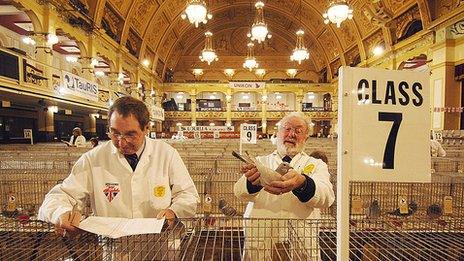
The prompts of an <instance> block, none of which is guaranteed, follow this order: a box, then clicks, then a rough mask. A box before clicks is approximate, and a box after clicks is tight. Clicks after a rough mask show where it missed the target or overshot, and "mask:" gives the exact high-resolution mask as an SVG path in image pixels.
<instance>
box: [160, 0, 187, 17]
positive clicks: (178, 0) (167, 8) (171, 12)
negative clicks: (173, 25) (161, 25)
mask: <svg viewBox="0 0 464 261" xmlns="http://www.w3.org/2000/svg"><path fill="white" fill-rule="evenodd" d="M186 3H187V1H186V0H171V1H169V5H163V11H164V13H165V14H166V16H167V18H168V19H169V21H173V20H174V19H175V18H176V17H177V16H178V15H179V14H180V13H182V12H183V10H184V9H185V5H186ZM178 21H181V20H178Z"/></svg>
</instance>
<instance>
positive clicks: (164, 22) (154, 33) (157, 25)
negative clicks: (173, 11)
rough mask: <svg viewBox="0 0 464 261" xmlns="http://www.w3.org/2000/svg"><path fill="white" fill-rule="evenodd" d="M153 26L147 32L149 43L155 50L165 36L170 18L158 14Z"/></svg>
mask: <svg viewBox="0 0 464 261" xmlns="http://www.w3.org/2000/svg"><path fill="white" fill-rule="evenodd" d="M150 26H151V27H150V28H149V29H148V30H150V31H149V32H148V33H147V36H146V37H148V39H147V40H146V41H147V45H148V46H150V47H151V48H152V49H153V50H156V47H157V45H158V42H159V41H160V40H161V38H162V37H163V34H164V32H165V31H166V29H167V28H168V26H169V23H168V19H166V17H165V16H164V14H163V15H160V16H157V19H156V20H154V21H153V23H152V25H150Z"/></svg>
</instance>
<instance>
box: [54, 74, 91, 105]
mask: <svg viewBox="0 0 464 261" xmlns="http://www.w3.org/2000/svg"><path fill="white" fill-rule="evenodd" d="M61 73H62V76H63V77H62V78H61V79H62V80H61V87H63V88H65V90H64V92H65V93H66V94H72V95H74V96H78V97H81V98H84V99H89V100H92V101H98V84H96V83H94V82H91V81H89V80H87V79H84V78H82V77H79V76H77V75H75V74H72V73H69V72H65V71H61Z"/></svg>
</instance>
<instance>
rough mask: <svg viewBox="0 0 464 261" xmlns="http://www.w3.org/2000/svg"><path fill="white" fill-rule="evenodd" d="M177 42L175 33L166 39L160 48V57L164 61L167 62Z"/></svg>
mask: <svg viewBox="0 0 464 261" xmlns="http://www.w3.org/2000/svg"><path fill="white" fill-rule="evenodd" d="M176 40H177V36H176V34H175V33H173V32H171V33H170V34H168V35H167V36H166V38H164V40H163V43H162V44H161V45H160V47H159V48H158V56H159V57H160V58H161V59H163V61H166V60H167V59H166V58H167V55H168V52H169V50H171V47H172V46H173V45H174V44H175V42H176Z"/></svg>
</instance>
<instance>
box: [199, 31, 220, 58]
mask: <svg viewBox="0 0 464 261" xmlns="http://www.w3.org/2000/svg"><path fill="white" fill-rule="evenodd" d="M205 36H206V39H205V48H203V51H201V55H200V60H201V61H202V62H207V63H208V65H210V64H211V63H212V62H214V61H217V60H219V58H218V57H217V55H216V52H215V51H214V49H213V41H212V39H211V36H213V34H212V33H211V32H210V31H208V32H206V33H205Z"/></svg>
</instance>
